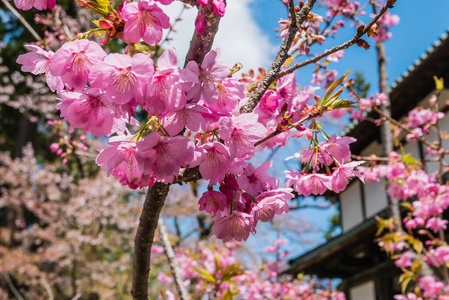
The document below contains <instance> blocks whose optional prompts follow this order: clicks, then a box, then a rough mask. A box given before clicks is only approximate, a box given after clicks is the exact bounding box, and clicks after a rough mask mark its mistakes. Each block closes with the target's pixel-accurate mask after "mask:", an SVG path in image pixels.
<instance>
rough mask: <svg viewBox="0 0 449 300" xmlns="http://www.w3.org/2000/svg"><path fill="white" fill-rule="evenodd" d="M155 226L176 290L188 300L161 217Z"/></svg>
mask: <svg viewBox="0 0 449 300" xmlns="http://www.w3.org/2000/svg"><path fill="white" fill-rule="evenodd" d="M157 226H158V231H159V235H160V238H161V240H162V246H163V247H164V252H165V255H166V256H167V259H168V264H169V265H170V270H171V273H172V276H173V279H174V282H175V287H176V291H177V292H178V295H179V298H180V299H181V300H188V299H189V295H188V294H187V290H186V287H185V286H184V280H183V279H182V276H181V270H180V269H179V263H178V259H177V258H176V255H175V251H173V247H172V244H171V242H170V239H169V238H168V234H167V229H166V228H165V224H164V220H163V219H162V218H159V221H158V222H157Z"/></svg>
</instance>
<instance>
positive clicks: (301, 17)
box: [240, 0, 316, 113]
mask: <svg viewBox="0 0 449 300" xmlns="http://www.w3.org/2000/svg"><path fill="white" fill-rule="evenodd" d="M315 2H316V0H307V2H306V3H305V4H304V5H303V6H302V8H301V9H300V10H299V12H298V14H296V16H291V17H292V23H291V24H290V27H289V28H288V33H287V36H286V37H285V38H284V40H283V41H282V44H281V47H280V49H279V52H278V53H277V55H276V58H275V59H274V61H273V63H272V64H271V66H270V68H269V69H268V71H267V73H266V74H265V76H264V78H263V79H262V81H261V82H260V83H259V84H258V85H257V88H256V90H255V91H254V93H253V94H252V95H251V96H250V98H249V100H248V102H247V103H246V104H245V105H243V106H242V107H241V108H240V113H250V112H252V111H253V110H254V108H255V107H256V106H257V104H258V103H259V101H260V99H261V98H262V96H263V94H265V92H266V91H267V89H268V87H269V86H270V85H271V84H272V83H273V82H274V81H275V80H276V79H277V78H279V77H280V76H278V73H279V70H280V69H281V67H282V65H283V64H284V63H285V62H286V61H287V59H288V58H289V57H290V54H289V53H288V51H289V49H290V47H291V45H292V42H293V40H294V38H295V36H296V34H297V33H298V30H299V25H301V24H302V23H303V22H304V21H305V20H306V18H307V15H308V14H309V12H310V10H311V9H312V7H313V5H314V4H315Z"/></svg>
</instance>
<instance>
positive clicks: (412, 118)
mask: <svg viewBox="0 0 449 300" xmlns="http://www.w3.org/2000/svg"><path fill="white" fill-rule="evenodd" d="M443 117H444V113H443V112H436V111H435V110H434V109H425V108H422V107H417V108H414V109H412V110H411V111H410V112H409V113H408V117H407V126H408V127H410V128H413V129H412V133H409V134H408V135H407V137H406V138H407V140H408V141H412V140H415V139H416V138H419V137H422V136H423V135H424V134H429V132H430V127H431V126H434V125H435V124H436V123H437V121H438V120H440V119H442V118H443Z"/></svg>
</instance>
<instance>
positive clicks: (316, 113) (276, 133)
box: [254, 111, 321, 147]
mask: <svg viewBox="0 0 449 300" xmlns="http://www.w3.org/2000/svg"><path fill="white" fill-rule="evenodd" d="M320 114H321V112H319V111H314V112H311V113H309V114H308V115H307V116H305V117H304V118H302V119H301V120H299V121H298V122H296V123H295V124H293V125H292V126H291V127H289V128H287V129H285V130H278V129H276V130H275V131H273V132H272V133H270V134H269V135H267V136H266V137H264V138H263V139H261V140H260V141H257V142H256V143H255V144H254V147H257V146H259V145H260V144H262V143H264V142H266V141H268V140H269V139H271V138H273V137H275V136H277V135H278V134H281V133H282V132H285V131H288V130H290V129H292V128H295V127H298V126H299V125H301V124H302V123H304V122H305V121H307V120H310V119H313V118H315V117H316V116H318V115H320Z"/></svg>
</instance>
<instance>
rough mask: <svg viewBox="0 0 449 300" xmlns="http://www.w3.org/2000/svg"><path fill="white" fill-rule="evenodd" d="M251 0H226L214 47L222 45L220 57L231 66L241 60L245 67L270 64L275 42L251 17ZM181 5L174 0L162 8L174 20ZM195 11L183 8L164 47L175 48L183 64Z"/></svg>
mask: <svg viewBox="0 0 449 300" xmlns="http://www.w3.org/2000/svg"><path fill="white" fill-rule="evenodd" d="M252 1H254V0H231V1H229V0H228V1H227V2H228V5H227V7H226V13H225V15H224V17H223V18H222V20H221V21H220V28H219V30H218V33H217V35H216V37H215V43H214V46H213V48H217V47H220V48H221V56H220V58H219V60H220V61H222V62H224V63H226V64H228V65H229V66H233V65H234V64H235V63H236V62H241V63H242V64H243V70H245V71H247V70H249V69H250V68H253V69H256V68H258V67H264V68H268V66H269V64H270V62H271V57H272V56H273V54H274V53H275V50H276V46H273V45H272V44H271V43H270V41H269V37H268V34H267V33H266V32H263V30H262V29H261V28H260V27H259V26H258V24H257V23H256V21H255V20H254V19H253V17H252V14H251V9H250V7H249V4H250V2H252ZM182 7H183V5H182V4H181V3H180V2H174V3H172V4H171V5H168V6H165V7H163V9H164V11H165V12H166V13H167V14H168V15H169V16H170V20H174V19H175V18H177V17H178V16H179V13H180V11H181V10H182ZM196 15H197V9H196V8H191V9H186V10H184V12H183V14H182V17H181V18H182V21H180V22H178V23H177V24H176V26H175V30H176V33H171V34H170V37H171V38H173V40H172V41H170V43H169V44H166V45H164V47H167V46H169V47H175V48H176V50H177V52H178V59H179V61H180V65H182V64H183V62H184V58H185V55H186V54H187V50H188V48H189V42H190V39H191V38H192V35H193V31H194V23H195V18H196Z"/></svg>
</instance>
